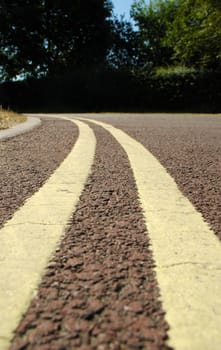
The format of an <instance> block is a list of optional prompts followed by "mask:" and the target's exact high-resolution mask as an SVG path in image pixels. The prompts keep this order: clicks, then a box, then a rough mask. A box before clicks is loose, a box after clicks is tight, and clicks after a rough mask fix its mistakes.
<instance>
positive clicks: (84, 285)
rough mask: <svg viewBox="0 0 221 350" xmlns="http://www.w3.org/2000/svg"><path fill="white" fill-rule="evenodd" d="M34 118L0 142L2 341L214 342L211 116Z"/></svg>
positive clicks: (187, 345) (145, 345)
mask: <svg viewBox="0 0 221 350" xmlns="http://www.w3.org/2000/svg"><path fill="white" fill-rule="evenodd" d="M40 117H41V118H42V124H41V126H39V127H38V128H36V129H35V130H32V131H30V132H28V133H26V134H24V135H20V136H16V137H14V138H11V139H9V140H5V141H2V142H1V143H0V152H1V166H0V174H1V177H0V178H1V180H0V181H1V188H2V191H1V197H0V213H1V218H0V225H1V227H2V228H1V232H0V235H1V246H0V279H1V282H2V286H1V290H0V309H1V319H2V322H1V325H0V349H1V350H4V349H10V350H18V349H20V350H21V349H40V350H46V349H48V350H49V349H53V350H54V349H55V350H56V349H59V350H62V349H75V348H76V349H98V350H106V349H116V350H117V349H152V350H155V349H164V350H166V349H167V350H168V349H171V348H172V349H175V350H189V349H191V350H198V349H200V350H203V349H205V350H207V349H211V350H216V349H217V350H218V349H220V344H221V336H220V334H221V278H220V277H221V245H220V239H221V205H220V198H221V196H220V195H221V177H220V171H221V137H220V136H221V118H220V117H219V116H209V115H191V114H189V115H188V114H185V115H174V114H173V115H170V114H154V115H153V114H152V115H151V114H137V115H130V114H72V115H70V114H69V115H40Z"/></svg>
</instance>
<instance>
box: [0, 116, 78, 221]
mask: <svg viewBox="0 0 221 350" xmlns="http://www.w3.org/2000/svg"><path fill="white" fill-rule="evenodd" d="M77 136H78V130H77V127H75V125H74V123H72V122H69V121H60V120H56V121H54V120H45V121H44V122H43V123H42V124H41V125H40V126H39V127H38V128H36V129H34V130H33V131H31V132H28V133H26V134H23V135H20V136H17V137H14V138H10V139H7V140H2V141H0V157H1V161H0V188H1V191H0V227H1V226H2V225H3V223H4V222H5V221H7V220H8V219H10V218H11V217H12V216H13V214H14V212H15V210H16V209H17V208H19V207H20V206H21V205H22V204H23V203H24V201H25V199H27V198H28V197H30V196H31V195H33V193H34V192H36V191H37V189H38V188H39V187H41V186H42V184H43V183H44V182H45V181H46V180H47V179H48V177H49V176H50V175H51V174H52V173H53V172H54V170H55V169H56V168H57V167H58V166H59V165H60V163H61V161H63V159H64V158H65V157H66V155H67V154H68V153H69V151H70V150H71V148H72V147H73V145H74V143H75V141H76V139H77Z"/></svg>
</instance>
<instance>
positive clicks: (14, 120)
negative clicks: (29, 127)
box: [0, 109, 27, 130]
mask: <svg viewBox="0 0 221 350" xmlns="http://www.w3.org/2000/svg"><path fill="white" fill-rule="evenodd" d="M26 119H27V118H26V117H25V116H24V115H21V114H18V113H15V112H12V111H7V110H4V109H0V130H4V129H8V128H11V127H12V126H15V125H16V124H19V123H23V122H25V121H26Z"/></svg>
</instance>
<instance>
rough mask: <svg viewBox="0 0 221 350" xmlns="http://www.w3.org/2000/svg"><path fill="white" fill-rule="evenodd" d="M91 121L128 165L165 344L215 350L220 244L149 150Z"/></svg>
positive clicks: (220, 333)
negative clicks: (145, 234)
mask: <svg viewBox="0 0 221 350" xmlns="http://www.w3.org/2000/svg"><path fill="white" fill-rule="evenodd" d="M84 120H85V119H84ZM88 120H90V119H88ZM90 121H91V122H93V123H95V124H98V125H100V126H102V127H104V128H105V129H107V130H108V131H109V132H110V133H111V134H112V135H113V136H114V137H115V139H116V140H117V141H118V142H119V143H120V144H121V145H122V147H123V148H124V150H125V151H126V153H127V155H128V158H129V160H130V164H131V167H132V169H133V173H134V177H135V180H136V184H137V188H138V193H139V197H140V202H141V205H142V208H143V211H144V217H145V221H146V226H147V229H148V232H149V234H150V238H151V241H152V249H153V255H154V259H155V261H156V264H157V267H156V273H157V279H158V283H159V286H160V290H161V297H162V302H163V307H164V310H165V311H166V319H167V321H168V323H169V325H170V330H169V342H168V343H169V345H170V346H172V347H173V348H175V349H176V350H220V349H221V244H220V242H219V241H218V239H217V238H216V236H215V235H214V233H213V232H212V231H211V230H210V228H209V226H208V225H207V223H205V222H204V221H203V218H202V216H201V214H200V213H198V212H197V211H196V209H195V208H194V207H193V205H192V204H191V203H190V202H189V200H188V199H187V198H185V197H184V196H183V194H182V193H181V192H180V191H179V189H178V187H177V185H176V183H175V182H174V180H173V179H172V178H171V176H170V175H169V174H168V173H167V172H166V170H165V169H164V168H163V166H162V165H161V164H160V163H159V161H158V160H157V159H156V158H155V157H153V155H152V154H151V153H150V152H149V151H147V150H146V149H145V148H144V147H143V146H142V145H141V144H140V143H139V142H137V141H135V140H134V139H132V138H131V137H129V136H128V135H127V134H125V133H124V132H122V131H121V130H119V129H116V128H114V127H112V126H110V125H108V124H104V123H102V122H98V121H94V120H90Z"/></svg>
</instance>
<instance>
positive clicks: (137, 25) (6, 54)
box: [0, 0, 221, 112]
mask: <svg viewBox="0 0 221 350" xmlns="http://www.w3.org/2000/svg"><path fill="white" fill-rule="evenodd" d="M18 3H19V6H18ZM220 3H221V2H220V0H152V1H150V2H148V4H147V2H146V1H145V0H134V2H133V5H132V7H131V20H130V21H128V20H126V19H125V18H124V17H122V18H118V17H116V16H115V15H114V12H113V4H112V1H110V0H85V1H80V0H76V1H74V2H73V1H72V0H67V1H62V0H57V1H56V2H51V1H48V0H47V1H43V0H36V1H35V2H34V3H30V1H29V0H22V1H15V0H13V1H12V0H5V1H4V2H3V3H2V5H0V81H1V82H2V84H0V104H2V105H3V106H4V107H8V106H9V107H10V108H13V109H16V110H22V111H40V110H41V111H52V112H54V111H105V110H110V111H118V110H119V111H194V112H220V110H221V27H220V23H221V5H220ZM18 80H20V81H18Z"/></svg>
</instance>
